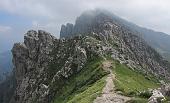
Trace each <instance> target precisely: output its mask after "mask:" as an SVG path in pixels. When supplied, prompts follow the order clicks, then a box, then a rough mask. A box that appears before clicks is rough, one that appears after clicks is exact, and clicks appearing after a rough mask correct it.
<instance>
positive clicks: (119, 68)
mask: <svg viewBox="0 0 170 103" xmlns="http://www.w3.org/2000/svg"><path fill="white" fill-rule="evenodd" d="M113 65H115V68H113V72H114V73H115V74H116V80H115V81H114V84H115V86H116V90H118V91H122V92H123V95H127V96H134V98H133V100H132V101H131V103H147V99H148V98H144V97H140V95H139V92H142V91H147V90H148V88H157V87H159V84H158V81H157V80H156V79H155V78H154V77H151V76H150V77H148V76H144V75H143V74H141V73H139V72H136V71H134V70H131V69H129V68H128V67H127V66H125V65H123V64H120V63H118V62H117V61H114V63H113ZM144 95H147V94H144Z"/></svg>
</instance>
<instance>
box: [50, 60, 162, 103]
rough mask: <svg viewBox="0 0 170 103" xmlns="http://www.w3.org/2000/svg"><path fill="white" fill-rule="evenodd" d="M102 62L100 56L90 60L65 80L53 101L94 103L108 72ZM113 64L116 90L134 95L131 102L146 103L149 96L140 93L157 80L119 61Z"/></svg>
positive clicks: (61, 102) (154, 85)
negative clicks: (142, 95) (80, 69)
mask: <svg viewBox="0 0 170 103" xmlns="http://www.w3.org/2000/svg"><path fill="white" fill-rule="evenodd" d="M102 62H103V60H102V59H99V58H95V59H93V60H91V61H88V63H87V64H86V66H85V68H84V69H83V70H82V71H81V72H80V73H77V74H75V75H73V76H72V77H70V78H69V79H68V80H67V81H66V82H65V84H64V85H63V87H61V88H60V90H59V91H60V92H59V94H56V97H55V100H54V101H53V103H92V101H93V100H94V99H95V98H96V97H97V96H98V95H100V94H101V91H102V89H103V87H104V86H105V84H106V83H105V77H106V76H105V75H106V74H107V73H106V72H105V71H104V70H103V69H102V66H101V64H102ZM113 65H114V66H115V68H113V72H114V73H115V74H116V80H115V81H114V83H115V86H116V90H118V91H122V92H123V95H127V96H133V100H132V101H130V103H146V102H147V98H141V97H140V96H139V95H138V93H139V92H141V91H144V90H148V88H157V87H158V86H159V84H158V83H157V80H156V79H155V78H153V77H151V76H150V77H148V76H144V75H143V74H141V73H139V72H136V71H133V70H131V69H129V68H128V67H127V66H125V65H123V64H120V63H119V62H117V61H113ZM114 66H113V67H114Z"/></svg>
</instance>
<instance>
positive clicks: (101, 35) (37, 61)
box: [11, 12, 170, 103]
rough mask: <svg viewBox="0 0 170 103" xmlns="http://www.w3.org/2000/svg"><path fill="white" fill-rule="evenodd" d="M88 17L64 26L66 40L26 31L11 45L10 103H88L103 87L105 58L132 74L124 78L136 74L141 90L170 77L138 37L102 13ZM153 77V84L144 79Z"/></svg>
mask: <svg viewBox="0 0 170 103" xmlns="http://www.w3.org/2000/svg"><path fill="white" fill-rule="evenodd" d="M92 14H93V15H92ZM92 14H91V13H90V14H89V13H85V14H83V15H82V16H80V17H79V18H78V19H77V21H76V24H75V25H72V24H67V26H62V28H61V37H65V38H61V39H56V38H55V37H54V36H52V35H51V34H50V33H47V32H45V31H42V30H39V31H38V32H37V31H34V30H30V31H28V32H27V33H26V34H25V36H24V42H23V43H16V44H14V47H13V49H12V53H13V63H14V72H15V78H16V83H17V88H16V90H15V93H14V96H13V99H12V100H11V103H51V102H52V103H53V102H54V103H80V102H84V103H91V102H92V101H93V100H94V99H95V98H97V96H98V95H100V94H101V93H102V88H103V87H104V86H105V84H106V83H105V78H106V75H108V74H109V73H108V71H106V70H104V69H103V68H102V63H103V62H104V61H105V60H108V59H109V60H111V61H112V62H114V63H113V64H115V68H119V69H120V70H121V69H122V68H123V69H122V71H123V70H125V71H128V73H131V74H132V75H131V76H129V75H128V76H127V80H128V78H130V79H129V80H131V79H132V80H134V79H135V78H138V76H136V77H135V78H133V75H140V76H139V77H140V79H141V80H143V82H144V84H141V82H140V81H135V82H134V81H133V82H132V83H136V84H137V85H139V88H142V89H139V90H144V89H146V88H151V87H157V86H158V83H159V81H158V80H157V79H159V80H166V79H169V78H170V72H169V71H170V70H169V67H170V65H169V63H168V62H167V61H165V60H164V59H163V58H162V57H161V56H160V55H159V54H158V53H157V52H156V51H155V50H154V49H152V48H151V47H150V46H148V44H147V43H146V42H145V41H144V40H143V39H142V38H140V37H138V36H137V35H135V34H134V32H133V31H130V30H129V29H127V28H125V27H123V26H121V25H119V24H117V22H115V21H114V20H113V19H112V18H110V16H108V15H106V14H105V13H103V12H97V14H96V13H95V15H94V13H92ZM89 18H90V19H89ZM85 21H86V22H85ZM112 69H113V72H115V73H117V74H119V73H120V74H121V73H122V72H121V71H118V72H117V69H114V68H112ZM119 69H118V70H119ZM151 75H153V77H155V78H156V81H152V79H148V78H147V77H148V76H149V77H150V76H151ZM145 76H146V78H145ZM117 78H118V79H119V75H118V76H117ZM120 81H121V80H120ZM145 82H146V84H145ZM128 83H129V85H130V84H131V82H130V81H129V82H128ZM118 85H120V84H118ZM140 85H144V87H145V88H143V87H141V86H140ZM130 86H131V85H130ZM135 89H136V88H135ZM135 89H134V88H132V90H135ZM127 92H129V91H128V90H127V91H125V93H127ZM136 92H137V91H135V93H136Z"/></svg>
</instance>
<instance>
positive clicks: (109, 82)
mask: <svg viewBox="0 0 170 103" xmlns="http://www.w3.org/2000/svg"><path fill="white" fill-rule="evenodd" d="M102 65H103V69H104V70H106V71H109V72H110V74H109V75H108V76H107V78H106V86H105V87H104V88H103V90H102V95H101V96H99V97H97V98H96V99H95V100H94V101H93V103H125V102H127V101H128V100H130V98H129V97H125V96H122V95H119V94H117V93H116V92H115V85H114V83H113V80H114V79H115V74H114V73H113V72H112V70H111V68H112V62H111V61H104V62H103V64H102ZM113 68H114V67H113Z"/></svg>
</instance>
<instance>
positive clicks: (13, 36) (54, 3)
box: [0, 0, 170, 52]
mask: <svg viewBox="0 0 170 103" xmlns="http://www.w3.org/2000/svg"><path fill="white" fill-rule="evenodd" d="M95 8H103V9H106V10H109V11H111V12H113V13H114V14H116V15H118V16H120V17H122V18H124V19H126V20H128V21H131V22H133V23H136V24H138V25H140V26H143V27H147V28H151V29H154V30H156V31H162V32H165V33H168V34H170V28H169V26H170V1H169V0H0V52H2V51H5V50H9V49H10V48H11V47H12V45H13V43H14V42H18V41H21V40H23V35H24V33H26V31H27V30H29V29H44V30H46V31H49V32H51V33H52V34H53V35H55V36H57V37H59V31H60V26H61V24H66V23H67V22H71V23H74V21H75V19H76V17H77V16H79V15H80V14H81V13H82V12H83V11H85V10H90V9H95Z"/></svg>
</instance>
